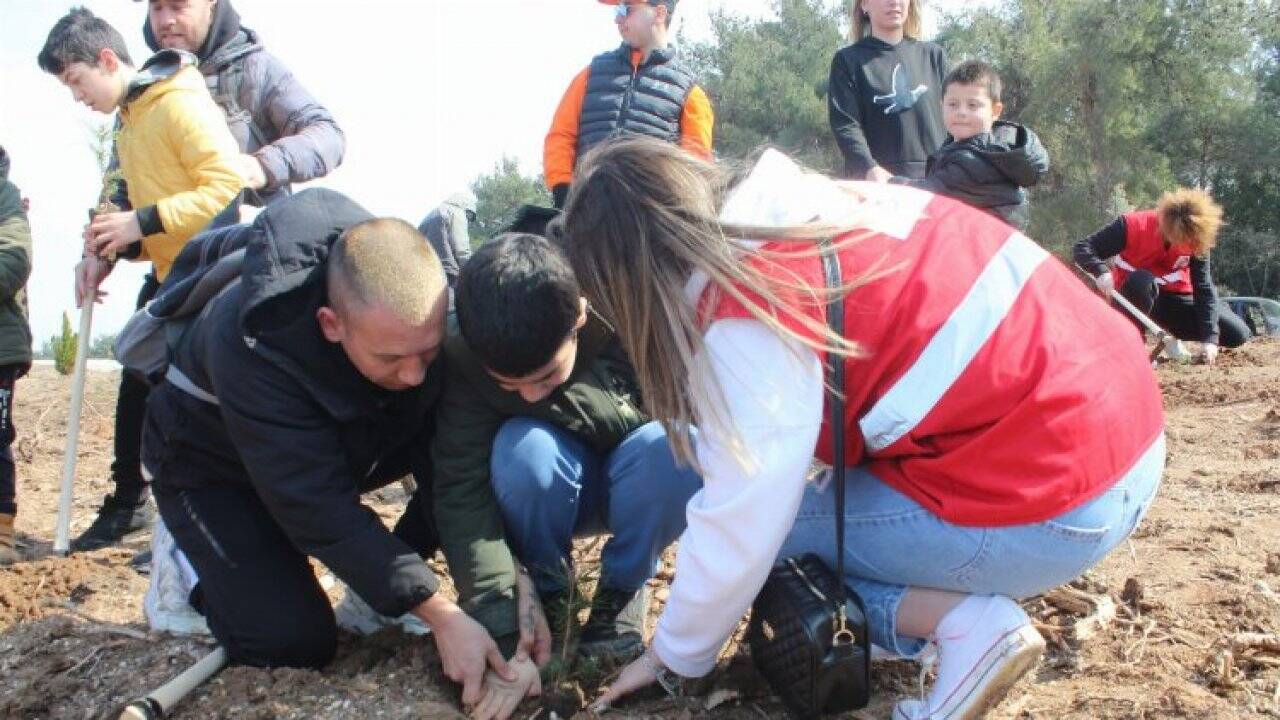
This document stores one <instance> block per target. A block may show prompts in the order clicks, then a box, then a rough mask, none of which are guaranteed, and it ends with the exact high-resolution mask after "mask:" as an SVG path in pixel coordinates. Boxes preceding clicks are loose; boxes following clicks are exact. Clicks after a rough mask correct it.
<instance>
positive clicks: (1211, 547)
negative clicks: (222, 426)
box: [0, 342, 1280, 720]
mask: <svg viewBox="0 0 1280 720" xmlns="http://www.w3.org/2000/svg"><path fill="white" fill-rule="evenodd" d="M1160 381H1161V385H1162V387H1163V389H1164V391H1165V398H1166V405H1167V408H1168V415H1169V456H1170V457H1169V468H1168V472H1167V475H1166V479H1165V484H1164V486H1163V488H1162V490H1161V492H1160V494H1159V496H1158V499H1157V502H1156V504H1155V506H1154V507H1153V509H1152V511H1151V513H1150V514H1149V516H1148V517H1147V519H1146V520H1145V522H1144V523H1143V525H1142V526H1141V527H1140V528H1139V529H1138V531H1137V533H1136V534H1135V535H1134V537H1133V539H1132V541H1131V542H1130V543H1129V544H1128V545H1127V546H1126V547H1122V548H1121V549H1119V550H1117V551H1116V552H1115V553H1113V554H1112V556H1111V557H1109V558H1107V559H1106V560H1105V561H1104V562H1103V563H1102V564H1101V565H1099V566H1098V567H1096V568H1094V569H1093V570H1092V571H1091V572H1090V573H1089V574H1088V575H1087V576H1086V577H1085V578H1082V579H1081V580H1079V581H1077V582H1076V583H1074V584H1073V585H1072V586H1071V587H1069V588H1065V589H1060V590H1058V591H1055V592H1054V593H1050V594H1049V595H1048V596H1045V597H1040V598H1034V599H1031V600H1029V601H1027V603H1026V606H1027V607H1028V609H1029V610H1030V611H1032V612H1033V614H1034V615H1035V616H1036V617H1037V619H1038V620H1039V621H1040V628H1041V631H1042V632H1043V633H1044V634H1045V636H1046V638H1047V639H1048V640H1049V646H1050V652H1049V654H1048V655H1047V657H1046V659H1045V660H1044V661H1043V662H1042V663H1041V665H1040V666H1039V668H1038V669H1037V670H1036V671H1034V672H1033V673H1032V675H1031V676H1030V677H1029V678H1028V679H1026V680H1024V681H1023V682H1021V683H1020V684H1019V685H1018V686H1017V687H1016V688H1015V689H1014V690H1013V692H1011V693H1010V695H1009V698H1008V699H1007V700H1006V701H1005V702H1004V703H1003V704H1002V705H1001V706H1000V707H999V708H997V709H996V710H995V711H994V712H993V713H991V716H992V717H994V718H1046V719H1048V718H1079V719H1084V718H1107V719H1111V718H1114V719H1120V718H1132V719H1140V718H1253V717H1280V647H1277V646H1276V645H1271V646H1270V648H1269V649H1267V648H1264V647H1262V646H1261V645H1260V644H1259V643H1257V642H1254V641H1256V640H1257V638H1251V637H1247V636H1242V635H1241V634H1242V633H1263V634H1270V635H1271V637H1272V638H1273V639H1274V637H1275V633H1277V632H1280V597H1277V594H1276V592H1275V591H1280V343H1276V342H1257V343H1254V344H1251V345H1250V346H1248V347H1247V348H1245V349H1244V350H1243V351H1240V352H1235V353H1227V354H1225V355H1224V357H1223V358H1222V361H1221V363H1220V364H1219V366H1218V367H1215V368H1206V367H1201V366H1191V365H1170V366H1165V367H1163V368H1162V369H1161V370H1160ZM116 382H117V375H116V374H115V373H110V372H101V371H97V372H92V373H91V374H90V379H89V382H88V386H87V396H86V405H85V411H84V416H83V425H82V431H81V452H80V465H79V472H78V473H77V474H78V478H79V480H78V485H77V500H76V503H75V521H74V522H73V526H72V527H73V533H74V531H78V530H79V529H81V528H83V527H84V526H86V525H87V524H88V523H89V521H90V520H91V519H92V517H91V515H92V512H93V510H94V508H96V506H97V503H98V502H99V501H100V499H101V497H102V495H103V494H104V493H105V492H106V491H107V484H106V478H107V465H108V463H109V462H110V452H111V428H112V423H111V414H112V411H113V407H114V397H115V384H116ZM68 387H69V382H68V380H67V379H66V378H62V377H60V376H58V375H56V374H54V372H53V370H52V369H51V368H48V367H37V368H36V369H35V370H34V371H33V372H32V374H31V375H30V376H29V377H28V378H27V379H25V380H23V381H21V383H19V386H18V392H17V418H16V419H17V427H18V433H19V441H18V444H17V447H16V455H17V463H18V475H19V482H20V487H19V504H20V514H19V517H18V529H19V534H20V537H21V539H22V540H23V550H24V552H25V553H26V554H27V556H28V557H29V558H30V560H29V562H26V563H24V564H20V565H18V566H16V567H13V568H9V569H4V570H0V718H58V719H63V718H65V719H73V718H74V719H75V720H91V719H93V718H114V717H115V716H116V713H117V712H118V710H119V708H120V706H121V705H122V704H123V703H124V702H127V701H128V700H129V699H132V698H134V697H136V696H138V695H140V694H142V693H144V692H145V691H146V690H148V689H149V688H152V687H154V686H156V685H159V684H161V683H162V682H164V681H165V680H167V679H168V678H170V677H172V676H173V675H175V674H176V673H178V672H180V671H181V670H182V669H183V668H185V667H186V666H188V665H190V664H191V663H192V662H194V660H195V659H197V658H199V657H200V656H201V655H202V654H203V653H205V652H207V651H208V649H209V644H208V641H207V640H203V639H191V638H180V637H174V636H169V635H165V634H160V633H151V632H149V631H148V630H147V629H146V625H145V623H144V622H143V619H142V613H141V598H142V595H143V592H144V591H145V589H146V579H145V578H144V577H141V576H139V575H137V574H136V573H134V572H133V571H132V570H131V569H130V568H129V566H128V560H129V558H130V557H131V556H132V554H133V553H134V552H135V551H136V550H138V549H140V548H142V547H144V546H145V545H146V543H147V540H146V539H145V538H138V539H136V540H131V541H130V542H128V543H126V544H125V545H124V546H123V547H121V548H114V549H108V550H102V551H98V552H93V553H87V554H82V555H76V556H73V557H71V558H66V559H62V558H56V557H52V556H51V544H50V538H51V537H52V534H53V525H54V514H55V511H56V507H57V489H58V479H59V477H60V474H61V463H62V444H63V437H64V431H65V427H66V412H67V411H66V408H67V404H68V403H67V400H68ZM398 497H399V496H398V491H384V492H383V493H382V494H381V495H380V496H379V497H377V498H376V499H375V505H376V506H377V507H378V509H379V511H380V512H381V513H382V514H383V516H384V518H387V519H390V518H392V517H393V516H394V514H395V513H396V506H397V504H398V502H397V498H398ZM582 552H583V553H585V554H590V553H591V546H590V545H586V546H584V547H583V548H582ZM669 578H670V572H669V568H668V570H666V571H664V572H663V573H661V574H660V579H659V580H656V581H654V584H655V586H656V589H657V592H656V595H657V597H658V598H660V599H661V598H664V597H665V588H664V587H662V585H663V584H664V582H665V581H666V580H669ZM656 605H660V603H656ZM655 610H656V608H655ZM1082 638H1083V639H1082ZM1233 640H1234V641H1236V642H1234V643H1233ZM727 655H732V657H731V658H730V659H727V660H726V661H725V662H724V663H722V666H721V669H720V670H719V671H717V673H716V674H715V675H713V677H712V680H711V681H710V683H709V687H708V688H705V689H704V690H703V694H701V695H700V696H698V697H694V698H690V699H685V700H681V701H674V700H665V699H659V698H656V697H653V696H651V697H649V698H642V699H640V700H638V701H634V702H632V703H629V704H626V705H623V706H622V707H619V708H617V709H615V710H612V711H610V712H609V713H608V715H609V716H616V717H619V718H642V717H674V718H692V717H716V718H743V719H745V718H760V717H765V718H768V717H777V716H781V715H782V710H781V707H780V705H779V704H778V703H777V702H776V701H775V700H772V699H771V698H770V697H769V695H768V692H767V689H766V688H765V687H764V686H763V683H762V682H761V681H760V679H759V677H758V676H756V675H755V674H754V672H753V671H752V670H751V668H750V663H749V660H748V659H747V658H746V657H745V656H744V655H742V654H733V653H727ZM873 672H874V675H875V693H876V697H875V700H874V702H873V704H872V706H871V707H869V708H867V709H865V710H862V711H859V712H856V713H851V714H849V715H848V717H851V718H883V717H887V716H888V714H889V709H890V708H891V707H892V702H893V701H894V700H895V699H897V698H899V697H902V696H908V695H911V694H913V693H915V692H916V682H917V680H916V671H915V666H914V665H911V664H908V663H904V662H885V663H878V664H877V665H876V666H875V669H874V671H873ZM585 690H586V691H587V694H588V695H591V694H593V691H594V688H593V687H587V688H585ZM456 699H457V691H456V690H455V689H454V688H453V687H452V686H451V685H450V684H449V683H447V682H446V681H444V679H443V676H442V674H441V671H440V664H439V661H438V659H437V657H436V654H435V650H434V646H433V645H432V643H431V642H430V641H429V640H426V641H424V640H415V639H410V638H406V637H403V636H400V635H398V634H391V633H384V634H382V635H379V636H375V637H372V638H344V639H343V642H342V646H341V650H340V651H339V658H338V660H337V661H336V662H335V663H334V664H333V666H332V667H330V668H328V669H326V670H325V671H324V672H319V673H317V672H302V671H295V670H276V671H266V670H254V669H248V668H232V669H229V670H226V671H224V672H223V673H221V674H220V675H219V676H218V677H217V678H215V679H214V680H212V681H211V682H209V683H208V684H206V685H205V686H204V687H203V688H201V689H200V690H198V691H197V692H196V693H195V694H194V695H193V696H192V697H191V698H189V700H188V701H187V702H186V703H185V704H184V705H183V706H182V707H181V708H180V709H179V710H178V711H177V712H176V713H175V715H174V716H173V717H177V718H187V719H194V718H222V717H237V718H261V719H263V720H266V719H268V718H282V719H283V718H372V717H385V718H409V717H432V718H434V717H461V714H460V711H459V709H458V705H457V702H456ZM539 715H540V716H541V717H544V718H545V717H546V714H545V713H540V711H539V706H538V704H537V703H536V702H527V703H526V705H525V706H524V707H522V708H521V709H520V711H519V712H518V713H517V715H516V717H519V718H523V719H531V718H533V717H536V716H539Z"/></svg>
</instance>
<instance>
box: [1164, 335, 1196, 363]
mask: <svg viewBox="0 0 1280 720" xmlns="http://www.w3.org/2000/svg"><path fill="white" fill-rule="evenodd" d="M1164 351H1165V353H1166V354H1167V355H1168V356H1169V359H1171V360H1177V361H1179V362H1181V361H1183V360H1190V359H1191V351H1189V350H1187V346H1186V345H1183V344H1182V341H1181V340H1179V339H1177V338H1175V337H1168V338H1165V341H1164Z"/></svg>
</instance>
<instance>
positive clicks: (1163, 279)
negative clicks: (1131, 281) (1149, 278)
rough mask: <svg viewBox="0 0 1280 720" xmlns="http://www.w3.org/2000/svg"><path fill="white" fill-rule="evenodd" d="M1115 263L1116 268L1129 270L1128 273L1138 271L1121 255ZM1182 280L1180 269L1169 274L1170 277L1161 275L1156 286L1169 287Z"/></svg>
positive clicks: (1116, 258)
mask: <svg viewBox="0 0 1280 720" xmlns="http://www.w3.org/2000/svg"><path fill="white" fill-rule="evenodd" d="M1115 263H1116V266H1118V267H1119V268H1121V269H1123V270H1127V271H1128V272H1133V271H1135V270H1137V269H1138V268H1136V267H1134V266H1132V265H1130V264H1129V263H1127V262H1125V260H1124V258H1122V257H1120V256H1119V255H1117V256H1116V257H1115ZM1181 279H1182V269H1181V268H1179V269H1177V270H1174V271H1173V272H1171V273H1169V274H1168V275H1161V276H1160V277H1157V278H1156V284H1157V285H1168V284H1169V283H1171V282H1177V281H1178V280H1181Z"/></svg>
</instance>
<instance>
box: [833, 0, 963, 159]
mask: <svg viewBox="0 0 1280 720" xmlns="http://www.w3.org/2000/svg"><path fill="white" fill-rule="evenodd" d="M851 11H852V14H853V40H854V43H853V44H852V45H850V46H848V47H846V48H843V49H841V50H840V51H839V52H837V53H836V55H835V57H834V58H833V59H832V61H831V78H830V82H829V84H828V95H827V111H828V118H829V121H830V123H831V132H833V133H834V134H835V136H836V144H837V145H839V146H840V153H841V154H842V155H843V156H844V177H847V178H851V179H856V180H861V179H864V178H865V179H867V180H876V181H879V182H886V181H888V179H889V178H890V177H892V176H894V175H901V176H905V177H908V178H912V179H917V180H918V179H920V178H923V177H924V174H925V163H926V162H927V160H928V158H929V154H930V153H932V152H933V151H934V150H937V149H938V148H939V147H940V146H941V145H942V141H943V138H945V137H946V134H947V133H946V129H945V128H944V126H943V122H942V80H943V77H944V76H945V75H946V72H947V61H946V57H945V55H944V54H943V52H942V48H940V47H938V46H937V45H935V44H933V43H930V42H922V41H920V40H919V39H918V38H919V37H920V22H921V18H920V0H853V5H852V8H851Z"/></svg>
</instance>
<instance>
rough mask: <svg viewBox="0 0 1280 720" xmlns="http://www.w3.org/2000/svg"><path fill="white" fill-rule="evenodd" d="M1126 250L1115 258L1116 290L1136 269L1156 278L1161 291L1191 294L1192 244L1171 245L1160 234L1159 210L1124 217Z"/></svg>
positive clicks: (1134, 213) (1129, 214)
mask: <svg viewBox="0 0 1280 720" xmlns="http://www.w3.org/2000/svg"><path fill="white" fill-rule="evenodd" d="M1124 228H1125V241H1124V250H1121V251H1120V254H1119V255H1117V256H1116V259H1115V269H1114V270H1113V274H1114V276H1115V283H1116V287H1120V286H1122V285H1124V280H1125V278H1127V277H1129V273H1131V272H1133V271H1134V270H1146V271H1147V272H1149V273H1151V274H1152V275H1155V276H1156V284H1157V285H1159V286H1160V290H1161V292H1167V293H1175V294H1177V295H1190V294H1191V293H1192V292H1193V290H1192V287H1191V258H1192V256H1193V255H1194V251H1193V249H1192V248H1191V247H1190V246H1189V245H1168V244H1166V243H1165V241H1164V235H1162V234H1161V233H1160V218H1159V216H1157V214H1156V211H1155V210H1143V211H1140V212H1132V213H1128V214H1126V215H1125V216H1124Z"/></svg>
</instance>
